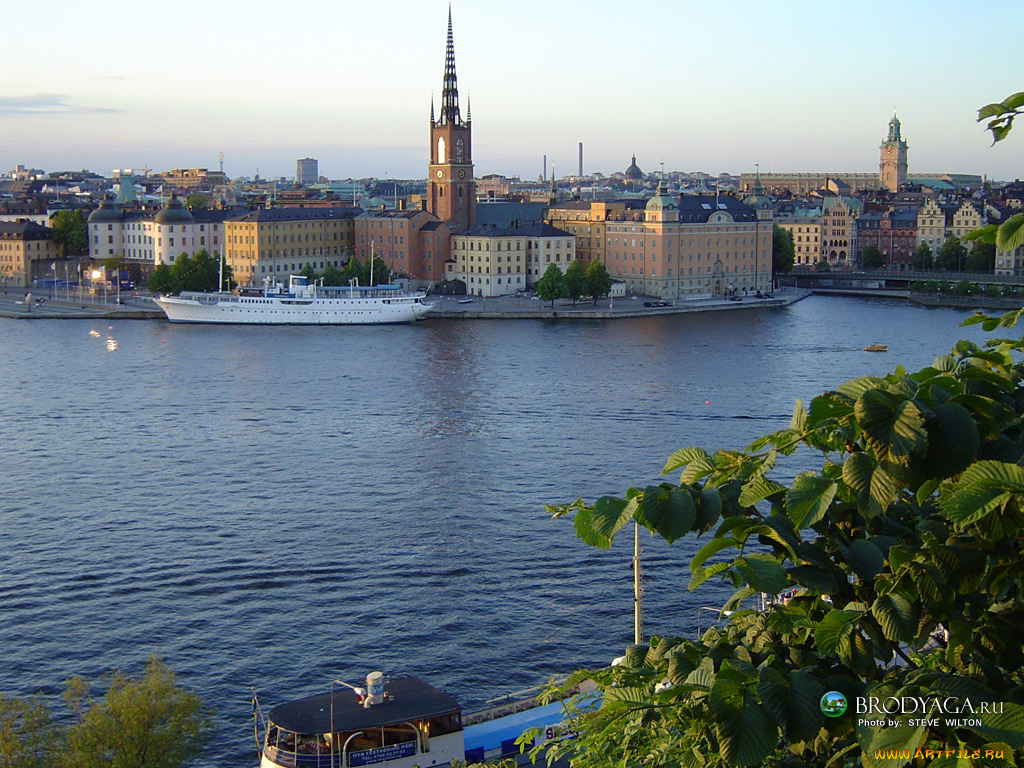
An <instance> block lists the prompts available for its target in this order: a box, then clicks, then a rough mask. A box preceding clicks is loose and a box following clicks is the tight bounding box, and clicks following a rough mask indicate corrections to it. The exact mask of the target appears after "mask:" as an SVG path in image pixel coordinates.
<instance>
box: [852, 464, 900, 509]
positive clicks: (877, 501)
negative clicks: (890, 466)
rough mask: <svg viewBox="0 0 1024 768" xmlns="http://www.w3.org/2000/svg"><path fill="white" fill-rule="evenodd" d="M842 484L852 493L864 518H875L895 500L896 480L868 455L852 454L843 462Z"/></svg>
mask: <svg viewBox="0 0 1024 768" xmlns="http://www.w3.org/2000/svg"><path fill="white" fill-rule="evenodd" d="M843 482H845V483H846V484H847V485H848V486H849V487H850V490H852V491H853V492H854V495H855V497H856V500H857V509H858V510H859V511H860V513H861V514H862V515H864V516H865V517H868V518H870V517H877V516H878V515H880V514H882V512H884V511H885V509H886V508H887V507H888V506H889V505H890V504H891V503H892V502H893V500H894V499H895V498H896V492H897V487H896V480H895V479H894V478H893V477H892V476H891V475H889V473H887V472H886V471H885V470H884V469H882V468H881V467H879V466H878V462H876V461H875V459H874V457H873V456H871V455H870V454H868V453H864V452H860V453H853V454H850V455H849V456H847V457H846V461H844V462H843Z"/></svg>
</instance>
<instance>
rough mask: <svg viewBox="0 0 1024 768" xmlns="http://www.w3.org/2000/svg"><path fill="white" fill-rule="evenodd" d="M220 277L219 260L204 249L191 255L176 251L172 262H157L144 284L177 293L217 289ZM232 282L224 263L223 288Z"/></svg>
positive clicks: (158, 289)
mask: <svg viewBox="0 0 1024 768" xmlns="http://www.w3.org/2000/svg"><path fill="white" fill-rule="evenodd" d="M219 280H220V262H219V261H218V260H217V259H215V258H213V257H212V256H211V255H210V254H209V253H207V252H206V250H205V249H200V250H199V251H197V252H196V253H195V254H193V255H192V256H189V255H188V254H186V253H181V254H178V258H176V259H175V260H174V263H173V264H171V265H167V264H160V265H158V266H157V267H156V268H155V269H154V270H153V273H152V274H151V275H150V277H149V281H148V283H147V284H146V287H147V288H148V289H149V290H150V291H152V292H153V293H164V294H178V293H181V292H182V291H216V290H218V281H219ZM231 285H233V283H232V277H231V267H230V266H229V265H227V264H225V265H224V290H227V289H228V288H229V287H230V286H231Z"/></svg>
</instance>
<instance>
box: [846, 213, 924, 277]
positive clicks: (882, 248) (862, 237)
mask: <svg viewBox="0 0 1024 768" xmlns="http://www.w3.org/2000/svg"><path fill="white" fill-rule="evenodd" d="M869 245H873V246H874V247H875V248H877V249H878V250H879V252H880V253H881V254H882V257H883V258H884V259H885V265H884V266H885V268H886V269H894V270H898V271H903V270H906V269H909V268H910V263H911V260H912V259H913V256H914V250H915V249H916V248H917V210H916V209H914V208H899V209H897V208H888V209H887V210H885V211H869V212H868V213H865V214H863V215H861V216H860V217H858V219H857V247H858V249H859V250H858V253H857V255H858V259H859V257H860V254H862V253H863V252H864V249H865V248H867V247H868V246H869Z"/></svg>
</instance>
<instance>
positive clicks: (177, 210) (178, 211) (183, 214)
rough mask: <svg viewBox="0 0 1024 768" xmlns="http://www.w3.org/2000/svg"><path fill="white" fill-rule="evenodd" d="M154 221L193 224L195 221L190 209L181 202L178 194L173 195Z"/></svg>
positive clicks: (158, 222)
mask: <svg viewBox="0 0 1024 768" xmlns="http://www.w3.org/2000/svg"><path fill="white" fill-rule="evenodd" d="M153 221H154V222H156V223H157V224H191V223H193V222H194V221H195V219H193V218H192V214H191V213H189V212H188V209H187V208H185V206H184V205H182V204H181V200H179V199H178V196H177V195H171V199H170V200H168V201H167V202H166V203H164V207H163V208H161V209H160V213H158V214H157V215H156V216H155V217H154V218H153Z"/></svg>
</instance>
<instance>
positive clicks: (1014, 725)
mask: <svg viewBox="0 0 1024 768" xmlns="http://www.w3.org/2000/svg"><path fill="white" fill-rule="evenodd" d="M980 718H981V725H980V726H979V725H976V726H973V727H972V728H971V730H973V731H974V732H975V733H977V734H978V735H980V736H983V737H984V738H987V739H988V740H989V741H1004V742H1006V743H1007V744H1009V745H1010V746H1011V747H1013V748H1014V749H1020V748H1021V747H1024V706H1022V705H1020V704H1014V703H1012V702H1005V703H1004V704H1003V711H1002V712H1001V713H993V712H988V713H985V714H984V715H980Z"/></svg>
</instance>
